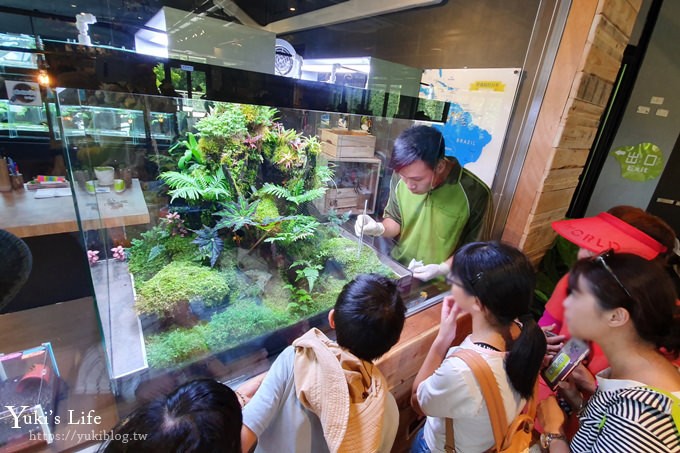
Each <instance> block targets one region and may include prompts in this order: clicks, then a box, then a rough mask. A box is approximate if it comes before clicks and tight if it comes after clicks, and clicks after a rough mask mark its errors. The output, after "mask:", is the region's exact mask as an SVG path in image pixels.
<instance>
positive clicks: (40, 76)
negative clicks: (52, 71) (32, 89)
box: [38, 69, 50, 87]
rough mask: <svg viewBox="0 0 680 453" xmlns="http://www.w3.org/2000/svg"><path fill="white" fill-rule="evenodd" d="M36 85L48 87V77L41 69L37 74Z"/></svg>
mask: <svg viewBox="0 0 680 453" xmlns="http://www.w3.org/2000/svg"><path fill="white" fill-rule="evenodd" d="M38 83H39V84H40V85H42V86H44V87H48V86H50V76H49V75H48V74H47V71H45V70H44V69H41V70H40V72H38Z"/></svg>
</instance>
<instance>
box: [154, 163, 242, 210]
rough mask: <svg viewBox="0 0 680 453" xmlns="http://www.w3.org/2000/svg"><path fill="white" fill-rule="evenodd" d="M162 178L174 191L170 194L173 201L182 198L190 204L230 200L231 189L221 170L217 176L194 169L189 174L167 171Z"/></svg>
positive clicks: (217, 172) (162, 174)
mask: <svg viewBox="0 0 680 453" xmlns="http://www.w3.org/2000/svg"><path fill="white" fill-rule="evenodd" d="M160 178H161V179H162V180H163V181H165V183H166V184H167V185H168V186H169V187H170V188H171V189H172V190H170V191H169V192H168V193H169V194H170V195H171V196H172V199H171V200H175V199H176V198H182V199H185V200H187V201H189V202H194V203H195V202H200V201H226V200H228V199H229V196H230V195H229V187H228V185H227V180H226V177H225V176H224V172H223V171H222V169H221V168H219V169H218V170H217V171H216V172H215V174H209V173H206V172H205V171H203V170H202V169H200V168H199V169H193V170H192V171H191V172H189V173H184V172H176V171H166V172H163V173H161V174H160Z"/></svg>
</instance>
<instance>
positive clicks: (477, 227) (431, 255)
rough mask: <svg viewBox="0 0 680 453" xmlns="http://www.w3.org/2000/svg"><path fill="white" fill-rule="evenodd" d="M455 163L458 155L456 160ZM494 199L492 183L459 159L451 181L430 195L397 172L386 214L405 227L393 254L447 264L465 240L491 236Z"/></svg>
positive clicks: (404, 261)
mask: <svg viewBox="0 0 680 453" xmlns="http://www.w3.org/2000/svg"><path fill="white" fill-rule="evenodd" d="M451 160H452V161H453V160H454V159H451ZM491 205H492V197H491V191H490V190H489V188H488V187H487V185H486V184H484V182H483V181H482V180H480V179H479V178H477V177H476V176H475V175H473V174H472V173H470V172H469V171H468V170H465V169H464V168H462V167H461V166H460V164H459V163H458V162H457V161H454V166H453V168H452V169H451V172H450V173H449V175H448V177H447V178H446V180H445V181H444V182H443V183H442V184H441V185H440V186H439V187H437V188H435V189H433V190H431V191H430V192H428V193H426V194H420V195H416V194H413V193H411V191H410V190H408V187H406V184H404V182H403V181H402V180H401V178H400V177H399V175H398V174H397V173H396V172H395V173H394V174H393V175H392V180H391V181H390V198H389V200H388V201H387V206H386V207H385V217H386V218H391V219H392V220H394V221H395V222H397V223H399V225H400V226H401V232H400V235H399V241H398V243H397V245H396V246H395V247H394V249H393V250H392V257H393V258H394V259H396V260H397V261H399V262H400V263H402V264H404V265H408V264H409V262H410V261H411V259H412V258H415V259H416V260H418V261H422V262H423V263H424V264H433V263H441V262H442V261H445V260H447V259H448V258H449V257H450V256H451V255H453V252H454V251H455V250H456V249H457V248H458V247H460V246H461V245H463V244H466V243H468V242H473V241H479V240H484V239H486V238H487V237H488V234H489V231H488V230H489V226H490V219H491V215H490V212H491Z"/></svg>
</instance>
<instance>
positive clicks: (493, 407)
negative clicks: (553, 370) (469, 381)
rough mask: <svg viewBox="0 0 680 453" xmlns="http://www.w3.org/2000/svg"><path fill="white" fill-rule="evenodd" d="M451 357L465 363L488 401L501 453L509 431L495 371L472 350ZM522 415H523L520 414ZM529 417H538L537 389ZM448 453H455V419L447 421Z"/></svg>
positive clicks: (493, 428)
mask: <svg viewBox="0 0 680 453" xmlns="http://www.w3.org/2000/svg"><path fill="white" fill-rule="evenodd" d="M449 357H458V358H459V359H461V360H462V361H464V362H465V363H466V364H467V365H468V366H469V367H470V370H472V374H474V376H475V379H476V380H477V383H478V384H479V387H480V390H481V392H482V396H483V397H484V400H485V401H486V407H487V410H488V411H489V419H490V420H491V429H492V430H493V437H494V441H495V444H496V447H495V451H500V450H501V448H502V447H503V441H504V439H505V434H506V432H507V430H508V419H507V417H506V416H505V406H504V405H503V398H502V397H501V393H500V391H499V390H498V382H497V381H496V378H495V376H494V375H493V371H491V367H490V366H489V364H488V363H486V361H485V360H484V359H483V358H482V356H481V355H479V354H478V353H477V352H475V351H472V350H470V349H459V350H458V351H456V352H455V353H454V354H452V355H450V356H449ZM520 415H521V414H520ZM527 415H528V416H529V417H530V418H531V419H532V420H533V419H534V418H535V416H536V388H534V395H532V398H530V400H529V403H528V407H527ZM444 448H445V450H446V453H454V452H455V437H454V433H453V419H451V418H447V419H446V443H445V444H444Z"/></svg>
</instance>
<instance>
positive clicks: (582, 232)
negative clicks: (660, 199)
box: [538, 206, 677, 373]
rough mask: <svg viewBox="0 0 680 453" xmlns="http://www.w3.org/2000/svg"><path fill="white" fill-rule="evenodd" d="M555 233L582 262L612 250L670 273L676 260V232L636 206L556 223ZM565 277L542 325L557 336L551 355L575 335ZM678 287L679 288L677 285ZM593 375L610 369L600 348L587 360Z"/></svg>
mask: <svg viewBox="0 0 680 453" xmlns="http://www.w3.org/2000/svg"><path fill="white" fill-rule="evenodd" d="M552 227H553V229H554V230H555V231H556V232H557V233H558V234H559V235H560V236H562V237H563V238H565V239H567V240H568V241H570V242H572V243H574V244H576V245H578V246H579V251H578V259H583V258H589V257H592V256H595V255H597V254H599V253H602V252H604V251H606V250H609V249H612V250H614V251H615V252H618V253H632V254H635V255H638V256H640V257H642V258H644V259H646V260H657V261H659V262H660V264H662V265H663V266H664V267H665V268H667V269H668V270H669V272H671V273H672V272H673V271H672V269H669V260H670V257H671V256H673V248H674V246H675V232H674V231H673V229H672V228H671V227H670V226H669V225H668V224H667V223H666V222H664V221H663V220H662V219H660V218H659V217H656V216H654V215H652V214H649V213H647V212H645V211H644V210H642V209H640V208H636V207H633V206H615V207H613V208H611V209H610V210H609V211H607V212H602V213H600V214H598V215H596V216H594V217H586V218H583V219H573V220H561V221H558V222H553V224H552ZM568 278H569V275H568V274H567V275H565V276H564V277H562V279H560V281H559V282H557V285H556V286H555V290H554V291H553V293H552V295H551V296H550V299H549V300H548V302H547V303H546V305H545V311H544V312H543V316H542V317H541V319H540V320H539V321H538V324H539V325H540V326H541V327H543V328H544V329H545V330H550V331H552V332H553V333H555V334H557V335H556V336H554V337H549V338H548V355H552V354H555V353H556V352H557V351H558V350H559V349H560V348H561V347H562V344H563V342H564V341H566V340H568V339H569V338H570V337H571V335H570V334H569V330H568V328H567V326H566V325H565V324H564V306H563V305H562V304H563V302H564V300H565V299H566V298H567V281H568ZM675 283H676V287H677V281H676V282H675ZM587 364H588V369H589V370H590V371H591V372H592V373H598V372H599V371H601V370H603V369H605V368H607V359H606V358H605V357H604V354H602V350H601V349H600V348H599V346H597V345H596V344H593V345H592V347H591V353H590V355H589V357H588V359H587Z"/></svg>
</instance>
